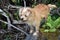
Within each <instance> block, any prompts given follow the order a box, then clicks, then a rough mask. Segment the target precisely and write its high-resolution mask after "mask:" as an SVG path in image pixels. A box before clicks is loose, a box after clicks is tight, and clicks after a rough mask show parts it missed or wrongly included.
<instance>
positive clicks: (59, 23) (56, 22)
mask: <svg viewBox="0 0 60 40" xmlns="http://www.w3.org/2000/svg"><path fill="white" fill-rule="evenodd" d="M58 25H60V17H59V18H58V19H56V20H55V21H54V25H53V26H54V27H57V26H58Z"/></svg>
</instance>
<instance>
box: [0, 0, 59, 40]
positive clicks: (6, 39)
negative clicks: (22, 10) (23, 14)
mask: <svg viewBox="0 0 60 40" xmlns="http://www.w3.org/2000/svg"><path fill="white" fill-rule="evenodd" d="M6 1H7V2H6ZM25 1H26V6H29V7H34V6H35V5H37V4H39V3H44V4H55V5H57V9H53V10H51V14H49V15H48V18H47V19H46V22H45V23H44V24H43V26H42V28H41V29H43V31H42V30H40V31H42V32H43V33H42V35H43V36H45V37H46V35H48V37H50V36H51V35H50V33H52V32H53V33H54V34H55V35H56V34H57V35H56V36H58V35H60V32H59V31H60V11H59V10H60V0H25ZM9 5H12V6H17V7H19V6H24V0H3V1H2V0H0V9H2V10H3V11H4V12H5V14H6V15H7V16H8V18H9V19H10V22H11V23H10V24H11V25H12V26H14V27H15V28H14V27H12V28H11V30H10V29H8V26H9V25H8V24H6V22H7V23H8V21H7V17H6V15H5V14H4V15H2V14H3V13H2V12H0V21H1V20H3V21H4V22H0V35H1V36H0V39H1V40H24V39H25V38H26V35H28V34H29V28H28V27H26V24H19V23H18V24H14V23H13V21H14V20H16V21H17V22H19V16H18V9H17V8H14V7H12V8H11V7H9ZM4 9H6V10H4ZM1 13H2V14H1ZM16 21H14V22H16ZM16 26H17V27H16ZM20 26H21V27H20ZM16 28H17V29H18V30H19V31H18V30H17V29H16ZM20 29H21V30H22V31H23V33H22V32H21V31H20ZM57 30H58V31H57ZM56 31H57V32H56ZM1 32H2V33H1ZM25 32H26V33H25ZM44 32H45V33H46V34H45V33H44ZM24 33H25V34H26V35H25V34H24ZM53 33H52V36H54V34H53ZM44 34H45V35H44ZM49 35H50V36H49ZM56 38H57V37H56ZM42 39H44V37H43V38H42ZM48 40H50V39H49V38H48ZM51 40H53V38H52V39H51ZM55 40H56V39H55Z"/></svg>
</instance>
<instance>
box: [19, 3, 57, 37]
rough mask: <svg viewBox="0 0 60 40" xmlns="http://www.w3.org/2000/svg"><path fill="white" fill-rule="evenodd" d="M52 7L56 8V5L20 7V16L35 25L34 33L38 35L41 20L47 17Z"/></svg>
mask: <svg viewBox="0 0 60 40" xmlns="http://www.w3.org/2000/svg"><path fill="white" fill-rule="evenodd" d="M52 8H56V5H51V4H48V5H45V4H39V5H37V6H35V7H34V8H30V7H23V8H21V9H19V17H20V18H21V19H22V20H23V21H25V22H27V23H28V24H29V25H32V26H35V28H36V31H35V33H34V34H33V35H36V36H37V35H38V34H37V33H38V32H39V26H40V22H41V20H42V19H43V18H45V19H46V18H47V16H48V14H49V13H50V10H51V9H52ZM31 32H32V30H31Z"/></svg>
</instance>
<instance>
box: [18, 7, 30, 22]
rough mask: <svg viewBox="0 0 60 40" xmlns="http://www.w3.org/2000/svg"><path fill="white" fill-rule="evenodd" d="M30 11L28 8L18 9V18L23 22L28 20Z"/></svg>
mask: <svg viewBox="0 0 60 40" xmlns="http://www.w3.org/2000/svg"><path fill="white" fill-rule="evenodd" d="M30 10H31V8H29V7H23V8H20V9H19V17H20V19H21V20H23V21H26V20H28V17H29V15H30V13H31V11H30Z"/></svg>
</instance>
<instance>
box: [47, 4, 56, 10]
mask: <svg viewBox="0 0 60 40" xmlns="http://www.w3.org/2000/svg"><path fill="white" fill-rule="evenodd" d="M48 7H49V8H50V10H52V9H54V8H57V6H56V5H53V4H48Z"/></svg>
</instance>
